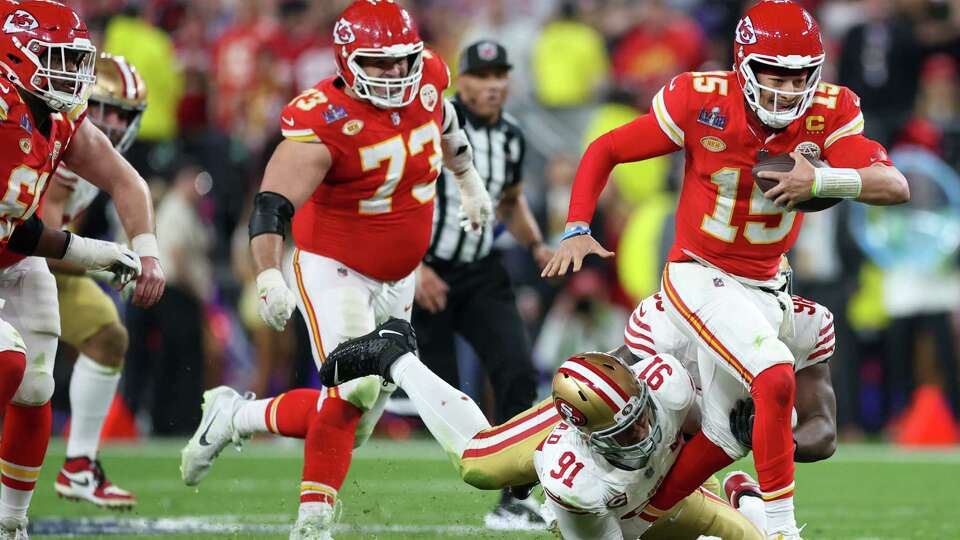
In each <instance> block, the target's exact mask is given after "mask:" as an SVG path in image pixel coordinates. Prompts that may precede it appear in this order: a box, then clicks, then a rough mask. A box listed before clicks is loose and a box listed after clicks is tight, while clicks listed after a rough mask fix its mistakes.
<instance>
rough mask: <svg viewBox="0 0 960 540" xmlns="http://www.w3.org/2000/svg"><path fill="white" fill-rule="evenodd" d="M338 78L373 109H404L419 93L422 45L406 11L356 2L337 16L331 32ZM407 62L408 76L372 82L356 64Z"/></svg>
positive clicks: (379, 1)
mask: <svg viewBox="0 0 960 540" xmlns="http://www.w3.org/2000/svg"><path fill="white" fill-rule="evenodd" d="M333 41H334V44H335V48H334V54H335V56H336V60H337V74H338V75H340V77H341V78H342V79H343V80H344V82H345V83H346V84H347V86H349V87H350V88H352V89H353V91H354V92H356V93H357V95H358V96H360V97H361V98H364V99H367V100H369V101H370V102H371V103H373V104H374V105H376V106H378V107H383V108H397V107H405V106H407V105H409V104H410V103H411V102H413V100H414V99H415V98H416V96H417V92H418V91H419V90H420V79H421V77H422V76H423V41H421V40H420V34H419V33H418V32H417V27H416V25H415V24H414V23H413V18H412V17H410V13H408V12H407V10H405V9H403V8H402V7H400V6H399V5H398V4H396V3H395V2H394V1H393V0H357V1H355V2H354V3H352V4H350V5H349V6H347V9H345V10H343V13H341V14H340V18H339V19H338V20H337V24H336V26H334V29H333ZM361 56H365V57H374V58H408V59H409V63H408V65H409V68H408V71H407V75H406V76H405V77H400V78H395V79H393V78H386V77H371V76H370V75H367V73H366V72H365V71H364V70H363V68H362V67H360V64H359V63H358V62H357V58H358V57H361Z"/></svg>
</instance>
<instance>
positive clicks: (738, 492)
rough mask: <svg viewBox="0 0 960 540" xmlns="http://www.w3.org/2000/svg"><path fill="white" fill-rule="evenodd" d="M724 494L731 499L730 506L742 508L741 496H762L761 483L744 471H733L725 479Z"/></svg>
mask: <svg viewBox="0 0 960 540" xmlns="http://www.w3.org/2000/svg"><path fill="white" fill-rule="evenodd" d="M723 494H724V495H726V496H727V500H728V501H730V506H732V507H734V508H740V497H743V496H744V495H747V496H750V497H761V495H760V484H758V483H757V481H756V480H754V479H753V477H751V476H750V475H749V474H747V473H745V472H743V471H732V472H731V473H729V474H727V476H726V477H725V478H724V479H723Z"/></svg>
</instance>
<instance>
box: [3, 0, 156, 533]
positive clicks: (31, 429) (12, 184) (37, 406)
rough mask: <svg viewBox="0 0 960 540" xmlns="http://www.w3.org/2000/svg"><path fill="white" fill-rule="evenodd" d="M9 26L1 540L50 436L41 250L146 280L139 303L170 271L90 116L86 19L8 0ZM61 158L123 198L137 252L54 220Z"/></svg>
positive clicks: (122, 166)
mask: <svg viewBox="0 0 960 540" xmlns="http://www.w3.org/2000/svg"><path fill="white" fill-rule="evenodd" d="M0 24H2V27H0V147H2V148H3V150H2V151H0V176H2V177H6V178H7V180H6V181H5V182H2V184H3V186H4V188H3V191H4V193H3V195H0V304H2V307H0V317H2V320H0V406H3V407H4V408H5V413H6V417H5V419H4V424H3V435H2V442H0V464H2V488H0V539H3V540H7V539H20V540H23V539H26V538H27V517H26V513H27V509H28V507H29V505H30V499H31V497H32V495H33V490H34V487H35V485H36V481H37V478H38V476H39V473H40V466H41V464H42V463H43V458H44V455H45V453H46V448H47V443H48V442H49V439H50V429H51V411H50V404H49V400H50V397H51V395H52V394H53V386H54V382H53V376H52V372H53V360H54V357H55V355H56V350H57V338H58V336H59V334H60V318H59V313H58V306H57V290H56V284H55V282H54V278H53V276H52V275H51V274H50V272H49V270H48V269H47V265H46V262H45V260H44V259H43V258H42V257H51V258H58V259H63V260H64V261H67V262H72V263H75V264H79V265H81V266H82V267H84V268H87V269H99V270H110V271H113V272H115V274H117V275H118V276H119V278H120V281H121V282H124V281H126V280H129V279H132V278H136V279H137V289H136V292H135V294H134V301H135V302H137V303H138V304H141V305H144V306H150V305H152V304H153V303H154V302H156V301H157V300H158V299H159V297H160V295H161V294H162V291H163V285H164V279H163V273H162V271H161V270H160V265H159V262H158V261H157V250H156V238H155V237H154V235H153V212H152V206H151V202H150V194H149V192H148V190H147V188H146V183H145V182H144V181H143V179H142V178H140V176H139V175H138V174H137V173H136V171H135V170H133V168H132V167H130V165H129V164H128V163H127V162H126V161H124V160H123V158H122V157H120V155H119V154H118V153H117V152H116V151H114V149H113V146H112V145H111V143H110V141H109V139H107V137H106V136H105V135H104V134H103V133H102V132H101V131H100V130H99V129H97V128H96V127H95V126H94V125H93V124H92V123H91V122H89V121H87V119H86V104H87V96H88V90H89V87H90V85H91V84H92V83H93V82H94V61H95V58H96V48H95V47H94V46H93V45H92V44H91V43H90V39H89V34H88V31H87V27H86V25H84V23H83V21H81V20H80V18H79V17H78V16H77V14H76V13H74V12H73V10H71V9H70V8H68V7H66V6H64V5H63V4H59V3H57V2H51V1H46V0H44V1H41V0H30V1H24V2H10V1H7V2H3V3H2V5H0ZM61 162H63V163H65V164H67V165H69V167H70V168H71V169H72V170H74V171H75V172H77V173H79V174H82V175H83V176H85V177H87V178H90V179H91V180H94V181H96V182H97V183H98V184H100V185H102V186H103V187H104V188H105V189H107V190H108V191H111V192H112V193H113V194H114V197H115V200H116V202H117V207H118V210H119V212H120V215H121V219H122V221H123V224H124V227H125V228H126V231H127V233H128V234H129V235H130V237H131V238H133V244H134V248H135V250H136V253H135V252H133V251H130V250H128V249H126V248H124V247H122V246H119V245H117V244H114V243H113V242H104V241H99V240H91V239H87V238H83V237H80V236H76V235H72V234H70V233H68V232H64V231H60V230H58V229H53V228H48V227H45V226H44V224H43V223H42V222H41V221H40V219H39V217H38V216H37V215H36V211H37V207H38V206H39V205H40V202H41V199H42V196H43V193H44V191H45V188H46V186H47V182H48V180H49V178H50V176H51V174H52V173H53V172H54V171H55V170H56V169H57V167H58V166H59V165H60V164H61ZM138 254H139V257H138ZM29 255H35V256H29ZM25 256H26V257H25Z"/></svg>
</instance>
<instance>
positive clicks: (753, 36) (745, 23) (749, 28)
mask: <svg viewBox="0 0 960 540" xmlns="http://www.w3.org/2000/svg"><path fill="white" fill-rule="evenodd" d="M756 42H757V33H756V32H755V31H754V30H753V21H751V20H750V17H744V18H742V19H740V22H739V23H737V43H740V44H741V45H753V44H754V43H756Z"/></svg>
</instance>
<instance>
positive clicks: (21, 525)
mask: <svg viewBox="0 0 960 540" xmlns="http://www.w3.org/2000/svg"><path fill="white" fill-rule="evenodd" d="M0 540H30V537H29V536H27V518H25V517H6V518H3V519H0Z"/></svg>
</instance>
